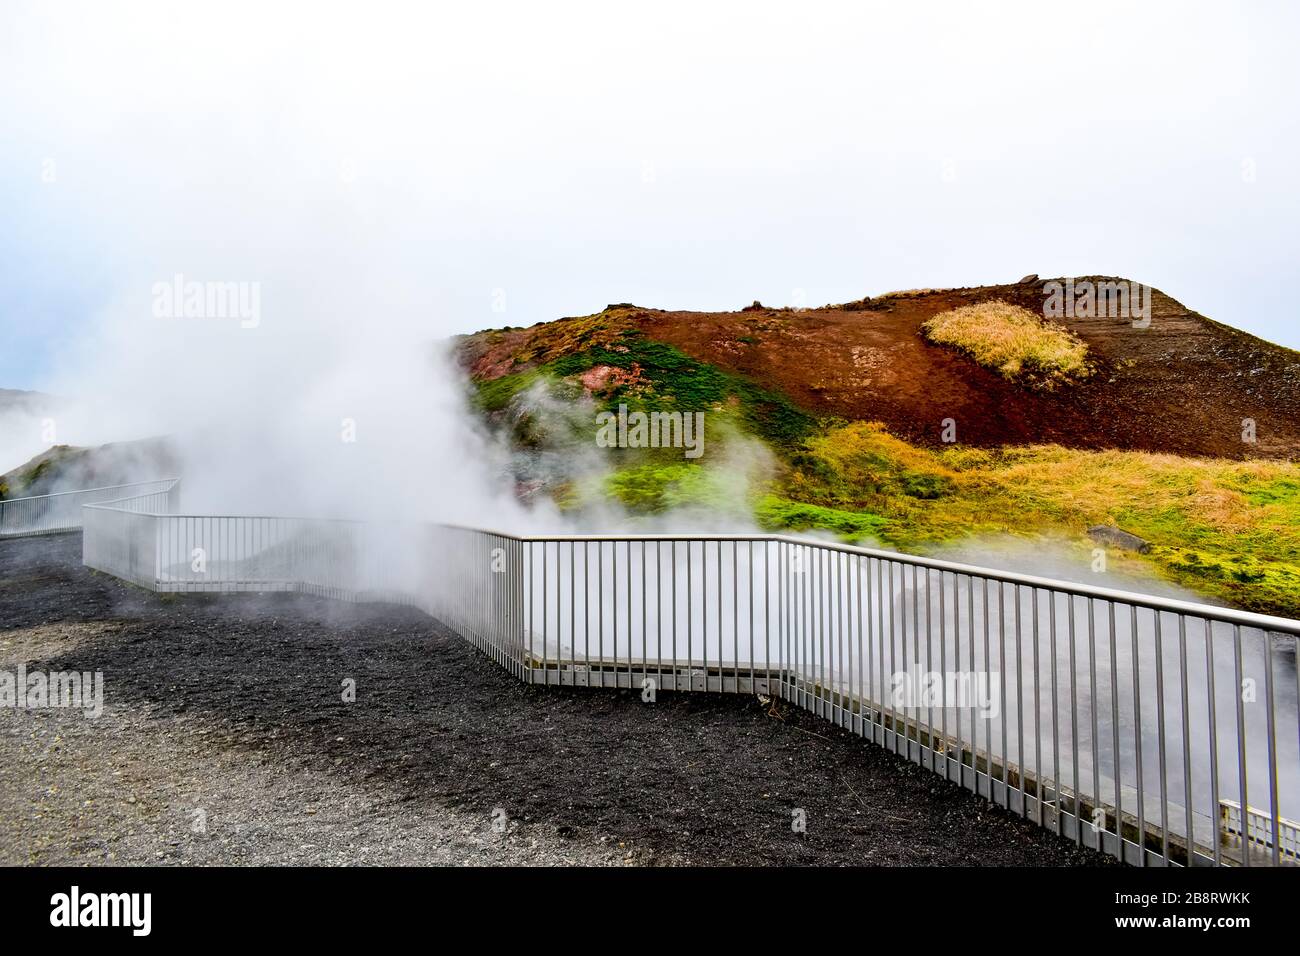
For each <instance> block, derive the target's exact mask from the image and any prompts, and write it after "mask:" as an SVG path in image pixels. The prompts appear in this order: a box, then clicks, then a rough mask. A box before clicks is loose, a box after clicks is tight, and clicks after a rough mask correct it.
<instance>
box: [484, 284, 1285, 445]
mask: <svg viewBox="0 0 1300 956" xmlns="http://www.w3.org/2000/svg"><path fill="white" fill-rule="evenodd" d="M1086 278H1091V279H1093V280H1094V281H1102V280H1103V279H1105V278H1106V277H1096V276H1093V277H1086ZM1045 281H1046V280H1039V281H1034V282H1032V283H1023V284H1014V285H1002V286H981V287H977V288H970V289H946V290H924V291H919V292H907V293H896V294H891V295H887V296H881V297H879V298H877V299H869V300H863V301H862V302H853V303H847V304H845V305H841V306H827V307H824V308H819V309H807V310H803V311H799V312H794V311H790V310H782V309H766V308H761V307H756V306H750V307H749V308H747V309H744V310H742V311H739V312H668V311H662V310H657V309H634V310H631V311H627V312H624V313H622V314H620V320H621V321H622V322H624V323H627V324H631V325H635V326H636V327H638V328H640V329H641V330H642V331H643V332H644V333H645V334H646V335H647V336H649V337H651V338H654V339H657V340H660V341H663V342H666V343H668V344H670V345H673V346H675V347H677V348H678V349H680V350H681V351H683V352H685V353H686V354H688V355H690V356H691V357H693V358H695V359H697V360H700V361H704V362H709V363H711V364H713V365H716V366H718V367H720V368H723V369H726V370H728V371H732V372H736V373H739V374H742V375H745V376H747V377H749V378H751V379H753V380H755V381H757V382H759V383H761V384H763V385H764V386H766V387H769V388H774V389H779V390H780V391H782V392H784V393H785V394H787V395H788V396H790V397H791V398H792V399H793V400H794V401H796V402H797V403H799V404H800V405H802V406H804V407H805V408H807V409H809V410H812V411H815V412H817V413H820V414H824V415H834V416H840V417H843V418H849V419H865V420H871V421H880V422H883V423H884V424H885V425H886V426H887V427H888V428H889V430H890V431H891V432H893V433H894V434H896V435H898V436H900V437H903V438H906V439H908V440H911V441H914V442H919V443H923V444H931V445H932V444H937V443H938V441H939V435H940V431H941V428H942V425H941V422H942V421H943V419H945V418H953V419H955V420H956V422H957V427H958V439H959V441H960V442H961V443H963V444H974V445H983V446H991V445H1004V444H1022V443H1035V442H1056V443H1059V444H1061V445H1065V446H1068V447H1075V448H1120V449H1140V450H1146V451H1162V452H1172V453H1176V454H1183V455H1214V456H1221V457H1229V458H1244V457H1277V458H1296V457H1300V353H1297V352H1295V351H1292V350H1290V349H1286V348H1283V347H1281V346H1278V345H1273V344H1272V343H1269V342H1265V341H1263V340H1261V339H1258V338H1255V337H1254V336H1251V335H1248V334H1246V333H1244V332H1240V331H1237V330H1236V329H1232V328H1229V327H1227V326H1224V325H1220V324H1219V323H1217V322H1213V321H1211V320H1209V319H1206V318H1205V317H1204V316H1201V315H1198V314H1197V313H1195V312H1192V311H1190V310H1188V309H1187V308H1185V307H1184V306H1183V305H1181V304H1180V303H1178V302H1177V301H1175V300H1174V299H1172V298H1170V297H1169V296H1167V295H1165V294H1164V293H1162V292H1159V291H1153V295H1152V318H1151V323H1150V326H1149V327H1148V328H1146V329H1137V328H1134V327H1133V325H1132V323H1131V322H1130V321H1129V320H1128V319H1117V318H1093V319H1080V318H1062V319H1059V320H1057V321H1059V322H1060V323H1061V324H1062V325H1065V326H1066V327H1068V328H1069V329H1070V330H1071V331H1073V332H1074V333H1075V334H1076V335H1078V336H1079V337H1080V338H1081V339H1082V340H1083V341H1084V342H1085V343H1087V345H1088V348H1089V350H1090V352H1091V358H1092V360H1093V361H1094V362H1095V363H1096V365H1097V372H1096V374H1094V375H1092V376H1091V377H1090V378H1089V379H1087V380H1086V381H1084V382H1080V383H1077V384H1073V385H1069V386H1067V387H1064V388H1060V389H1057V390H1056V391H1054V392H1050V393H1044V392H1038V391H1033V390H1030V389H1027V388H1025V387H1024V386H1022V385H1018V384H1015V383H1013V382H1010V381H1007V380H1006V379H1004V378H1002V377H1001V376H999V375H997V374H996V373H995V372H993V371H990V370H988V369H986V368H983V367H981V366H979V365H977V364H976V363H975V362H974V361H972V360H971V359H969V358H967V357H965V356H964V355H962V354H959V353H957V352H954V351H952V350H951V349H948V348H945V347H941V346H937V345H933V344H930V343H929V342H927V341H926V340H925V339H924V338H923V337H922V335H921V334H920V327H921V324H922V323H923V322H925V321H926V320H927V319H929V318H930V317H932V316H934V315H936V314H938V313H940V312H943V311H946V310H948V309H952V308H956V307H958V306H962V305H970V304H973V303H978V302H983V301H987V300H992V299H1003V300H1006V301H1009V302H1012V303H1015V304H1018V305H1022V306H1024V307H1025V308H1027V309H1029V310H1031V311H1034V312H1038V313H1040V314H1041V311H1042V305H1043V299H1044V293H1043V284H1044V282H1045ZM1076 281H1078V280H1076ZM579 321H582V320H561V322H559V323H545V324H541V325H536V326H533V327H532V328H530V329H521V330H516V331H511V332H507V333H504V334H502V333H491V334H489V335H490V337H489V338H484V337H483V335H482V334H480V335H478V336H472V337H470V338H469V339H468V340H466V341H465V342H464V344H463V346H462V356H463V358H464V360H465V361H466V364H467V365H469V366H470V368H471V370H472V372H473V373H474V375H475V377H476V378H480V379H491V378H495V377H497V376H498V375H500V374H503V373H504V372H506V371H508V370H513V371H518V370H519V368H520V366H519V365H517V364H516V365H513V367H512V365H511V362H510V358H509V357H510V356H512V355H513V356H519V355H525V356H529V357H532V358H535V359H536V360H542V361H544V360H546V359H547V358H552V357H554V355H555V353H556V350H557V348H559V349H560V350H562V348H563V345H564V343H565V342H566V339H567V338H568V337H567V336H565V335H563V334H562V323H564V322H579ZM530 364H531V363H530ZM1246 418H1251V419H1254V420H1255V423H1256V431H1257V441H1256V443H1255V444H1253V445H1252V444H1247V443H1244V442H1243V441H1242V439H1241V433H1242V420H1243V419H1246Z"/></svg>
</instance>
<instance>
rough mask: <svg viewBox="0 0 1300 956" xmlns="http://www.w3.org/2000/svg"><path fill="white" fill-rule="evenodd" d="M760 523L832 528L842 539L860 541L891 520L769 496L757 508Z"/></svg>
mask: <svg viewBox="0 0 1300 956" xmlns="http://www.w3.org/2000/svg"><path fill="white" fill-rule="evenodd" d="M754 514H755V516H756V517H757V519H758V523H759V524H760V525H761V526H762V527H763V528H766V529H769V530H773V531H809V530H813V529H820V530H825V531H832V532H834V533H835V534H837V535H839V536H840V537H841V538H846V539H849V540H857V539H859V538H863V537H867V536H868V535H871V536H874V535H878V534H879V533H880V532H881V531H882V530H883V529H884V527H885V525H886V524H888V522H887V521H886V520H885V519H884V518H882V517H880V516H879V515H874V514H868V513H864V512H860V511H846V510H843V509H840V508H826V507H823V506H821V505H812V504H806V503H804V502H800V501H791V500H789V499H788V498H782V497H779V496H777V495H765V496H764V497H762V498H761V499H759V501H758V503H757V505H756V506H755V508H754Z"/></svg>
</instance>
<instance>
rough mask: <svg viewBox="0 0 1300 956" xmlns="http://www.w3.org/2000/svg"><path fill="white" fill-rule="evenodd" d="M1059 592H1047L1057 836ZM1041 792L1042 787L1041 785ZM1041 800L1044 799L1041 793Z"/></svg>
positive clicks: (1057, 833) (1059, 789) (1058, 806)
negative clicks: (1057, 608)
mask: <svg viewBox="0 0 1300 956" xmlns="http://www.w3.org/2000/svg"><path fill="white" fill-rule="evenodd" d="M1057 594H1058V592H1057V591H1048V592H1047V600H1048V605H1047V630H1048V633H1049V634H1051V638H1052V653H1051V655H1050V657H1049V660H1048V662H1047V664H1048V666H1049V667H1050V668H1051V669H1052V793H1053V803H1052V805H1053V807H1054V808H1055V810H1056V835H1057V836H1060V835H1061V734H1060V710H1059V704H1058V702H1057V701H1058V698H1057V693H1056V682H1057V679H1058V678H1057V673H1056V637H1057V635H1056V597H1057ZM1039 789H1040V791H1041V789H1042V785H1041V782H1040V784H1039ZM1039 799H1040V800H1041V799H1042V795H1041V793H1040V795H1039Z"/></svg>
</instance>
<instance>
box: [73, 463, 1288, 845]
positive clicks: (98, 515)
mask: <svg viewBox="0 0 1300 956" xmlns="http://www.w3.org/2000/svg"><path fill="white" fill-rule="evenodd" d="M171 490H172V491H174V490H175V489H171ZM142 500H145V499H133V500H131V501H127V502H122V501H119V502H112V503H99V504H94V505H90V506H88V507H86V508H85V512H86V517H85V539H84V549H85V562H86V564H88V565H89V566H91V567H94V568H98V569H100V570H103V571H108V572H110V573H112V574H115V575H118V576H120V577H122V578H125V579H127V580H130V581H134V582H135V583H137V584H140V585H142V586H145V587H149V588H152V589H154V590H158V591H169V592H177V591H181V592H184V591H268V590H295V591H307V592H311V593H314V594H320V595H325V596H329V597H335V598H340V599H343V600H351V601H364V600H391V601H398V602H401V603H406V604H412V605H415V606H417V607H420V608H422V609H424V610H425V611H427V612H428V613H429V614H431V615H433V616H435V617H437V618H438V619H440V620H442V621H444V622H445V623H446V624H447V625H449V626H450V627H452V628H453V629H455V630H456V631H457V632H458V633H459V634H461V635H462V636H463V637H465V638H466V639H467V640H469V641H471V642H472V643H473V644H475V646H477V647H478V648H480V649H481V650H482V651H484V652H485V653H486V654H488V655H489V656H491V657H492V659H494V660H496V661H497V662H498V663H499V664H501V665H502V666H503V667H505V668H506V669H507V670H509V671H510V673H512V674H514V675H515V676H516V677H518V678H520V679H521V680H524V681H528V682H530V683H540V684H548V685H561V686H582V687H592V686H594V687H622V688H635V689H638V690H640V691H641V692H642V695H643V696H647V695H648V696H650V697H652V696H653V695H654V694H655V693H657V692H658V691H659V690H666V691H667V690H678V691H713V692H722V693H745V694H758V695H763V696H766V697H769V698H780V699H782V700H785V701H788V702H790V703H792V704H794V705H796V706H799V707H803V708H805V709H807V710H810V711H812V712H813V713H815V714H818V715H820V716H822V717H824V718H826V719H827V720H830V721H832V722H834V723H836V724H838V725H840V726H841V727H844V728H846V729H848V730H850V731H851V732H853V733H855V734H858V735H860V736H862V737H864V738H866V739H868V740H870V741H872V742H874V743H876V744H879V745H881V746H883V747H886V748H888V749H890V750H892V751H895V752H897V753H899V754H902V755H904V756H905V757H907V758H908V759H910V760H913V761H915V762H916V763H919V764H920V765H922V766H924V767H927V768H928V769H930V770H933V771H934V772H936V773H938V774H941V775H942V776H944V777H945V778H946V779H948V780H951V781H954V782H956V783H960V784H961V785H962V786H964V787H966V788H968V789H970V790H972V791H974V792H976V793H979V794H981V795H982V796H984V797H986V798H988V799H989V800H992V801H993V802H995V803H997V804H999V805H1001V806H1003V807H1006V808H1008V809H1009V810H1011V811H1012V812H1014V813H1018V814H1021V815H1022V816H1024V817H1027V818H1029V819H1031V820H1034V821H1035V822H1037V823H1039V824H1040V825H1042V826H1044V827H1047V828H1049V829H1051V830H1053V831H1054V832H1056V833H1058V834H1062V835H1064V836H1067V837H1069V838H1070V839H1072V840H1075V841H1077V842H1078V843H1081V844H1083V845H1085V846H1089V847H1094V848H1097V849H1100V850H1102V851H1104V852H1107V853H1110V854H1112V855H1114V856H1116V857H1119V858H1120V859H1122V860H1125V861H1127V862H1130V863H1135V864H1140V865H1148V864H1162V865H1165V864H1175V865H1197V864H1230V865H1243V866H1249V865H1259V864H1264V865H1279V864H1288V863H1295V862H1296V859H1295V855H1294V851H1293V848H1294V839H1295V824H1294V823H1293V822H1292V821H1293V820H1294V819H1296V818H1297V817H1298V816H1300V718H1298V717H1297V697H1298V696H1300V678H1298V677H1297V672H1296V664H1295V644H1296V640H1295V636H1296V635H1297V634H1298V633H1300V622H1297V621H1292V620H1286V619H1282V618H1276V617H1266V616H1263V615H1257V614H1249V613H1245V612H1240V611H1234V610H1229V609H1224V608H1216V607H1208V606H1204V605H1199V604H1191V603H1187V602H1182V601H1173V600H1169V599H1165V598H1159V597H1152V596H1148V595H1141V594H1132V593H1127V592H1123V591H1116V590H1111V589H1107V588H1100V587H1090V586H1086V585H1079V584H1071V583H1067V582H1063V581H1054V580H1049V579H1046V578H1038V577H1032V576H1028V575H1021V574H1013V573H1009V572H1002V571H996V570H991V569H987V568H977V567H972V566H968V565H961V564H954V563H951V562H947V561H938V560H933V559H928V558H921V557H915V556H911V555H905V554H898V553H893V552H887V551H879V550H870V549H863V548H855V547H850V546H847V545H839V544H831V543H824V542H814V541H809V540H805V539H800V538H793V537H786V536H779V535H589V536H577V535H559V536H519V535H510V534H503V533H500V532H493V531H484V530H479V529H472V528H455V527H445V526H433V525H419V526H417V525H410V524H405V525H403V524H391V525H384V524H374V523H361V522H353V521H332V520H322V519H314V518H279V517H254V516H232V517H213V516H202V515H181V514H175V513H169V512H170V510H171V509H170V508H165V509H158V510H156V511H153V510H150V508H151V507H152V506H150V507H144V506H142V505H141V504H140V502H141V501H142ZM147 500H149V501H153V502H156V501H157V500H159V499H158V498H157V497H156V496H154V497H152V498H149V499H147ZM167 502H168V504H169V505H174V503H175V499H174V497H171V496H169V497H168V498H167ZM1233 806H1236V807H1237V810H1236V811H1232V810H1231V807H1233ZM1242 806H1244V807H1248V808H1250V809H1249V812H1248V814H1247V820H1246V821H1245V822H1243V820H1242V816H1241V812H1240V807H1242ZM1225 807H1228V808H1229V809H1228V810H1225V809H1224V808H1225ZM1234 812H1235V816H1234V815H1233V814H1234Z"/></svg>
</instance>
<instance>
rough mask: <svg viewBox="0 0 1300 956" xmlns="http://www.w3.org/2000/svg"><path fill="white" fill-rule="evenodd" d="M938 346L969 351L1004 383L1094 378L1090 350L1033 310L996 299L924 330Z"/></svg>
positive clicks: (938, 320)
mask: <svg viewBox="0 0 1300 956" xmlns="http://www.w3.org/2000/svg"><path fill="white" fill-rule="evenodd" d="M921 331H922V332H923V333H924V335H925V337H926V338H927V339H929V340H930V341H931V342H934V343H935V344H936V345H948V346H951V347H953V348H956V349H958V350H960V351H962V352H965V353H966V354H967V355H969V356H970V357H971V358H973V359H974V360H975V361H976V362H979V364H981V365H983V366H985V367H986V368H991V369H993V370H994V371H996V372H998V373H1000V374H1001V375H1002V376H1004V377H1005V378H1009V379H1012V380H1017V381H1023V382H1025V383H1026V384H1030V385H1036V386H1039V387H1044V388H1053V387H1055V386H1056V385H1057V384H1059V383H1061V382H1065V381H1068V380H1070V379H1078V378H1085V377H1087V376H1088V375H1090V374H1091V373H1092V366H1091V365H1090V363H1089V362H1088V346H1086V345H1085V344H1084V343H1083V342H1082V341H1080V340H1079V338H1078V337H1077V336H1075V335H1074V334H1072V333H1071V332H1070V331H1069V330H1068V329H1065V328H1063V327H1061V326H1059V325H1056V324H1055V323H1052V322H1047V321H1044V320H1043V319H1042V318H1041V317H1040V316H1037V315H1035V314H1034V313H1033V312H1030V311H1029V310H1028V309H1024V308H1021V307H1020V306H1018V305H1012V304H1011V303H1010V302H1003V301H1002V300H1001V299H995V300H994V301H992V302H980V303H977V304H976V305H964V306H961V307H960V308H957V309H950V310H949V311H947V312H941V313H940V314H939V315H936V316H935V317H934V318H932V319H930V320H929V321H927V322H926V323H925V324H924V325H922V326H921Z"/></svg>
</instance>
